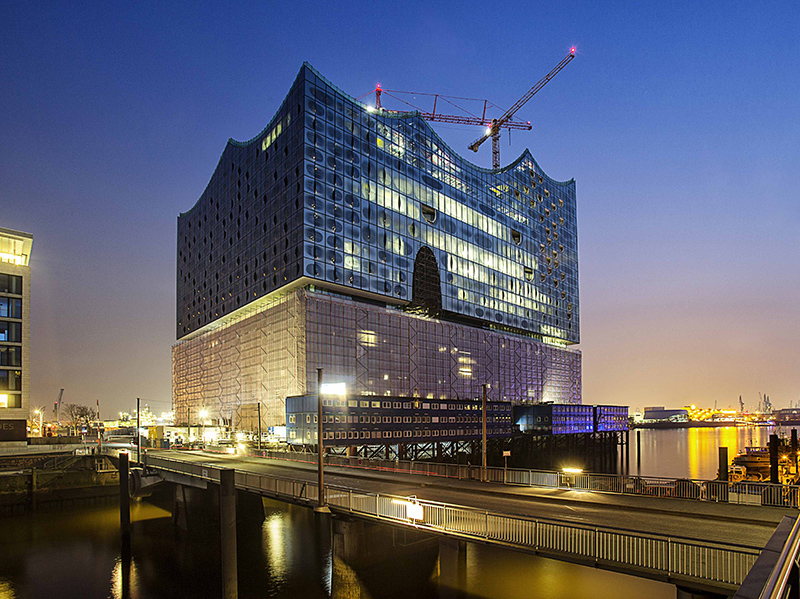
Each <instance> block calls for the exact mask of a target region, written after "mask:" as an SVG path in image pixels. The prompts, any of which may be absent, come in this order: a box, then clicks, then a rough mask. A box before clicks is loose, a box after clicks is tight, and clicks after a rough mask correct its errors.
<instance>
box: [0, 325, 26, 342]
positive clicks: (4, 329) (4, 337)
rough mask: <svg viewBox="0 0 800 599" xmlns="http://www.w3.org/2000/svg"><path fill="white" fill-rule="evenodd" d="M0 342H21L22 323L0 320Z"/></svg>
mask: <svg viewBox="0 0 800 599" xmlns="http://www.w3.org/2000/svg"><path fill="white" fill-rule="evenodd" d="M0 341H11V342H13V343H19V342H21V341H22V323H19V322H7V321H4V320H0Z"/></svg>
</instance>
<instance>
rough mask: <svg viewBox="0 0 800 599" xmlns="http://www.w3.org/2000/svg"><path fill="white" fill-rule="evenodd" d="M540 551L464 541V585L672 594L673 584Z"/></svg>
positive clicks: (557, 596)
mask: <svg viewBox="0 0 800 599" xmlns="http://www.w3.org/2000/svg"><path fill="white" fill-rule="evenodd" d="M587 570H588V568H586V567H585V566H579V565H577V564H570V563H567V562H561V561H556V560H551V559H545V558H542V557H534V556H530V555H525V554H523V553H518V552H515V551H508V550H503V549H495V548H490V547H487V546H485V545H469V546H468V548H467V577H466V588H465V591H466V592H467V594H468V595H469V596H471V597H481V598H482V599H507V598H508V597H536V598H537V599H581V598H585V597H591V598H592V599H619V597H648V599H662V598H663V599H667V598H669V599H674V597H675V587H674V586H672V585H670V584H665V583H663V582H657V581H654V580H647V579H644V578H638V577H635V576H627V575H624V574H617V573H616V572H606V571H604V570H593V571H592V573H591V575H587V573H586V571H587Z"/></svg>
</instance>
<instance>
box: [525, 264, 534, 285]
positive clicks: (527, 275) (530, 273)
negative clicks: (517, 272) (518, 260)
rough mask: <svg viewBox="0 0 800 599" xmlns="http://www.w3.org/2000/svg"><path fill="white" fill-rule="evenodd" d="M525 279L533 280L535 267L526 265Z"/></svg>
mask: <svg viewBox="0 0 800 599" xmlns="http://www.w3.org/2000/svg"><path fill="white" fill-rule="evenodd" d="M525 280H527V281H533V269H532V268H528V267H527V266H526V267H525Z"/></svg>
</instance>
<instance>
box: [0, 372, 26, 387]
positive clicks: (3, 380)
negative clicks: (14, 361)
mask: <svg viewBox="0 0 800 599" xmlns="http://www.w3.org/2000/svg"><path fill="white" fill-rule="evenodd" d="M21 390H22V372H21V371H19V370H0V391H21Z"/></svg>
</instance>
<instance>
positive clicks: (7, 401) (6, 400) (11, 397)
mask: <svg viewBox="0 0 800 599" xmlns="http://www.w3.org/2000/svg"><path fill="white" fill-rule="evenodd" d="M21 407H22V395H20V394H18V393H0V408H21Z"/></svg>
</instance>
